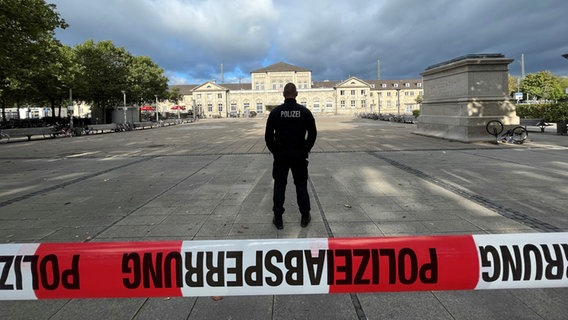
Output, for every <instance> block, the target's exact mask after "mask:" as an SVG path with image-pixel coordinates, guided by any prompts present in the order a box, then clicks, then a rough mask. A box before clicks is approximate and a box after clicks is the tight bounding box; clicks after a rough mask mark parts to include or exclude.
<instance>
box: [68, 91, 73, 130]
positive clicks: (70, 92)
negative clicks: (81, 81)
mask: <svg viewBox="0 0 568 320" xmlns="http://www.w3.org/2000/svg"><path fill="white" fill-rule="evenodd" d="M68 110H69V129H73V89H71V88H69V109H68Z"/></svg>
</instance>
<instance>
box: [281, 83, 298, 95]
mask: <svg viewBox="0 0 568 320" xmlns="http://www.w3.org/2000/svg"><path fill="white" fill-rule="evenodd" d="M283 95H284V98H295V97H296V96H297V95H298V90H297V89H296V85H295V84H293V83H292V82H289V83H287V84H286V85H285V86H284V92H283Z"/></svg>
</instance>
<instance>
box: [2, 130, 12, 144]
mask: <svg viewBox="0 0 568 320" xmlns="http://www.w3.org/2000/svg"><path fill="white" fill-rule="evenodd" d="M8 141H10V135H9V134H7V133H5V132H4V131H2V130H1V129H0V143H8Z"/></svg>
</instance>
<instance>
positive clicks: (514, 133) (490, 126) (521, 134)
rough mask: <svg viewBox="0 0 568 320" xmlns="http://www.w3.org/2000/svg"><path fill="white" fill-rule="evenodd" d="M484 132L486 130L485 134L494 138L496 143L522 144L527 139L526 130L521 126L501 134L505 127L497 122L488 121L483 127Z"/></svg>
mask: <svg viewBox="0 0 568 320" xmlns="http://www.w3.org/2000/svg"><path fill="white" fill-rule="evenodd" d="M485 130H487V133H489V134H490V135H492V136H494V137H495V142H496V143H499V142H508V143H516V144H522V143H523V142H525V140H526V139H527V137H528V132H527V129H525V127H522V126H515V127H513V128H511V129H508V130H507V131H505V133H503V131H504V130H505V126H504V125H503V122H501V121H499V120H491V121H489V122H488V123H487V125H486V126H485Z"/></svg>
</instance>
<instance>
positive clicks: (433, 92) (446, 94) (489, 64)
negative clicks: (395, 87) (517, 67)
mask: <svg viewBox="0 0 568 320" xmlns="http://www.w3.org/2000/svg"><path fill="white" fill-rule="evenodd" d="M512 61H513V60H512V59H507V58H505V57H504V56H503V55H501V54H472V55H467V56H463V57H459V58H456V59H453V60H450V61H446V62H443V63H440V64H436V65H433V66H431V67H428V68H427V69H426V71H424V72H423V73H422V77H423V87H424V101H423V103H422V106H421V109H420V117H419V119H418V124H417V129H416V132H415V133H417V134H421V135H426V136H434V137H439V138H444V139H449V140H456V141H462V142H476V141H495V138H494V137H493V136H491V135H489V134H488V133H487V132H486V130H485V125H486V124H487V122H488V121H490V120H500V121H501V122H503V124H504V125H505V126H512V125H515V124H519V117H517V114H516V112H515V105H514V104H513V103H511V102H510V101H509V96H508V90H509V86H508V65H509V64H510V63H511V62H512Z"/></svg>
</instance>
